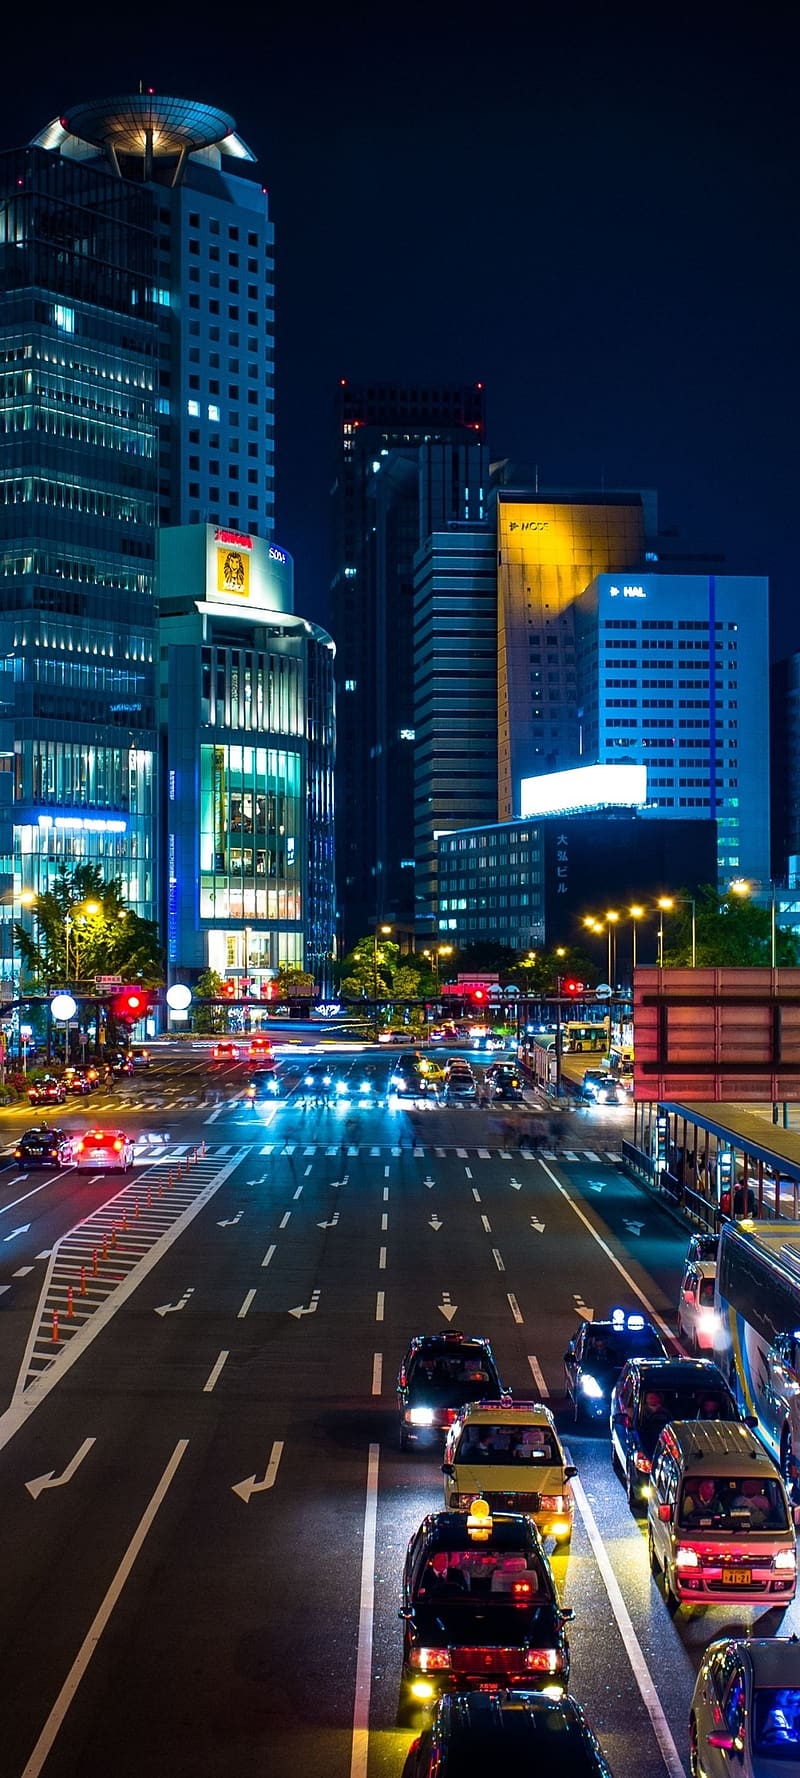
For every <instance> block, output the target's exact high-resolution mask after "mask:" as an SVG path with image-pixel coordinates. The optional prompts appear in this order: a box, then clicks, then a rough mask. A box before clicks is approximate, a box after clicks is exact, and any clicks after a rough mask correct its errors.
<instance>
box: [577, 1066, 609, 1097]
mask: <svg viewBox="0 0 800 1778" xmlns="http://www.w3.org/2000/svg"><path fill="white" fill-rule="evenodd" d="M607 1078H608V1076H607V1074H606V1072H605V1069H603V1068H587V1070H586V1073H585V1074H584V1076H583V1080H582V1081H581V1084H580V1093H581V1098H582V1099H592V1100H594V1099H596V1097H597V1093H598V1091H599V1089H600V1087H601V1086H602V1084H603V1082H604V1081H605V1080H606V1079H607Z"/></svg>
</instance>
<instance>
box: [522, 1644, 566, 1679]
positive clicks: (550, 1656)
mask: <svg viewBox="0 0 800 1778" xmlns="http://www.w3.org/2000/svg"><path fill="white" fill-rule="evenodd" d="M524 1664H525V1666H526V1668H527V1670H528V1672H529V1673H560V1671H561V1668H562V1667H563V1665H564V1656H563V1655H562V1653H561V1650H560V1648H526V1650H525V1662H524Z"/></svg>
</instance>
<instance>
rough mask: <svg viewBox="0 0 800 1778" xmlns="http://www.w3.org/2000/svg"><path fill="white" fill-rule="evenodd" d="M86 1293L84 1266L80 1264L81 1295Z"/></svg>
mask: <svg viewBox="0 0 800 1778" xmlns="http://www.w3.org/2000/svg"><path fill="white" fill-rule="evenodd" d="M85 1295H86V1267H85V1266H81V1296H85Z"/></svg>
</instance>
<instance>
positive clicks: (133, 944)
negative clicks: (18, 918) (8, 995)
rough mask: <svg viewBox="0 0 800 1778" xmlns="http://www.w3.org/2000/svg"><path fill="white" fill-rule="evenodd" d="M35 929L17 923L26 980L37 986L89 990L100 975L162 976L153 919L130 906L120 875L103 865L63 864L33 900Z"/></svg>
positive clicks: (156, 979) (144, 979) (150, 983)
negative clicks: (107, 874) (106, 872)
mask: <svg viewBox="0 0 800 1778" xmlns="http://www.w3.org/2000/svg"><path fill="white" fill-rule="evenodd" d="M33 914H34V931H33V932H32V933H31V932H28V931H27V929H26V928H25V927H24V926H23V925H21V924H20V923H17V924H15V926H14V945H15V949H16V951H17V955H18V956H19V959H20V963H21V972H22V977H23V980H24V981H25V982H26V984H27V985H29V986H30V987H31V988H33V989H35V990H37V991H39V992H42V991H44V992H49V990H50V989H51V988H63V987H71V988H73V989H77V990H79V991H81V992H84V993H91V992H92V990H93V988H94V982H95V977H96V976H98V975H119V976H121V977H122V980H123V981H125V982H136V983H137V984H139V985H141V986H142V987H145V988H157V987H160V986H161V985H162V983H163V981H164V954H163V951H162V949H161V945H160V944H159V939H158V929H157V927H156V924H155V921H153V920H143V919H142V918H141V916H140V915H139V914H137V913H135V912H134V911H133V909H132V908H129V907H128V905H127V903H126V901H125V897H124V896H123V893H122V882H121V879H120V878H119V877H104V876H103V873H102V870H101V869H100V866H99V865H96V864H78V865H74V866H73V867H72V868H70V867H69V866H67V865H64V864H62V865H60V866H59V868H58V871H57V873H56V878H55V881H54V883H53V886H52V888H51V889H49V890H47V891H46V892H45V893H44V894H43V895H40V896H38V897H37V899H36V901H35V903H34V904H33Z"/></svg>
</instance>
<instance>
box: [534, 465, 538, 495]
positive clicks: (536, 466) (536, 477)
mask: <svg viewBox="0 0 800 1778" xmlns="http://www.w3.org/2000/svg"><path fill="white" fill-rule="evenodd" d="M534 469H535V471H536V475H535V482H536V493H537V494H538V492H539V465H538V463H536V464H534Z"/></svg>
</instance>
